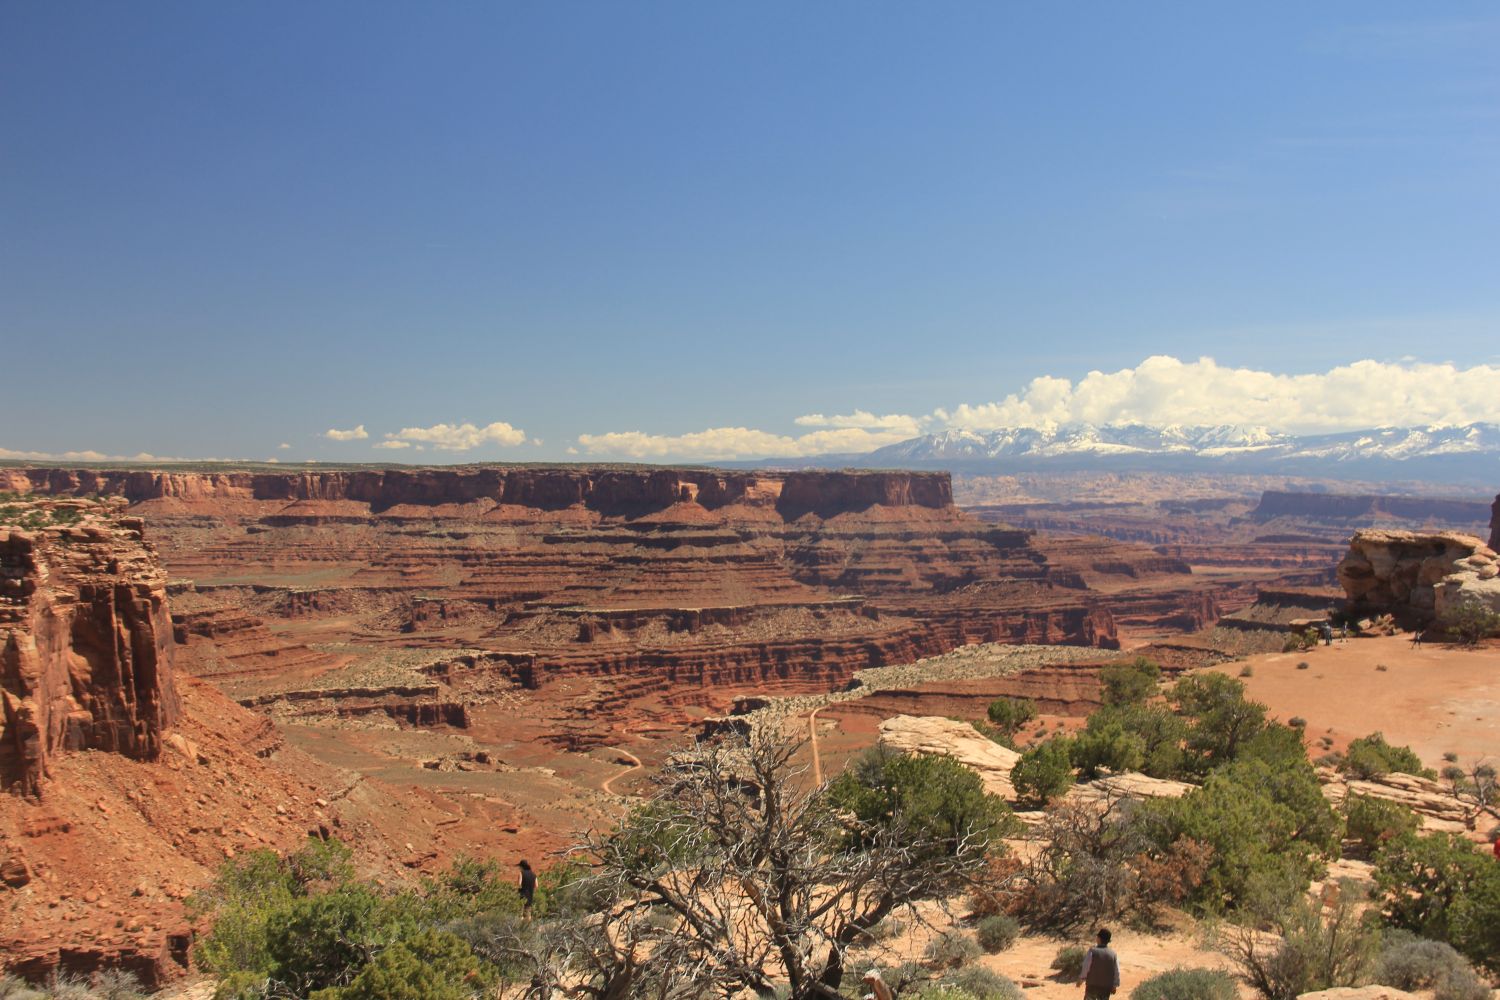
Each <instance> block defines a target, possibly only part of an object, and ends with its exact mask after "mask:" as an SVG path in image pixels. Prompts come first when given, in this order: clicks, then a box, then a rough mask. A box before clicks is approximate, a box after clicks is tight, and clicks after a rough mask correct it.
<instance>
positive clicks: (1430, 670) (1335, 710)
mask: <svg viewBox="0 0 1500 1000" xmlns="http://www.w3.org/2000/svg"><path fill="white" fill-rule="evenodd" d="M1303 662H1305V663H1306V664H1307V665H1308V666H1307V669H1305V670H1299V669H1297V664H1298V663H1303ZM1246 666H1248V667H1249V668H1250V670H1251V676H1249V677H1244V678H1243V680H1244V682H1245V685H1246V693H1247V694H1248V695H1249V696H1250V697H1251V698H1254V699H1255V700H1256V701H1261V702H1265V703H1266V704H1267V705H1269V706H1270V707H1271V713H1272V714H1273V715H1274V716H1275V717H1276V718H1278V719H1281V720H1283V721H1285V720H1287V719H1290V718H1293V717H1296V716H1300V717H1301V718H1304V719H1306V720H1307V735H1308V737H1309V738H1310V739H1313V740H1316V739H1318V738H1319V737H1322V736H1325V735H1326V736H1328V737H1330V738H1332V739H1333V741H1334V745H1335V747H1337V748H1342V747H1344V746H1345V745H1346V744H1347V743H1348V742H1349V741H1350V740H1352V739H1355V738H1357V737H1360V736H1366V735H1368V734H1369V733H1371V732H1376V731H1379V732H1382V733H1384V734H1385V738H1386V739H1387V740H1388V741H1390V742H1391V743H1396V744H1405V745H1407V746H1410V747H1411V748H1412V749H1413V750H1415V751H1416V752H1417V755H1418V756H1420V757H1421V758H1422V761H1423V763H1425V764H1426V765H1427V766H1429V767H1435V768H1441V767H1442V766H1443V763H1444V761H1443V754H1445V753H1456V754H1457V755H1458V757H1459V761H1460V763H1464V764H1467V763H1469V762H1470V761H1472V760H1475V759H1480V758H1488V759H1489V760H1490V761H1491V762H1492V763H1493V762H1497V761H1500V645H1497V644H1495V643H1494V642H1491V643H1490V644H1489V645H1488V646H1482V647H1480V648H1477V649H1462V648H1458V647H1455V646H1445V645H1437V644H1424V645H1422V646H1413V645H1412V644H1411V640H1410V638H1409V637H1407V636H1389V637H1378V638H1368V639H1348V640H1342V641H1339V640H1336V641H1335V643H1334V645H1332V646H1318V647H1317V648H1315V649H1311V650H1306V651H1303V652H1300V653H1270V654H1264V655H1260V656H1253V657H1250V658H1249V659H1247V660H1244V661H1241V662H1236V663H1227V664H1224V665H1223V666H1221V667H1216V668H1214V669H1216V670H1219V671H1220V672H1221V673H1227V674H1229V675H1230V676H1240V674H1241V671H1242V669H1243V668H1244V667H1246ZM1381 667H1384V668H1385V669H1384V670H1382V669H1380V668H1381Z"/></svg>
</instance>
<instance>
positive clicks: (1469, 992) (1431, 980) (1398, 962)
mask: <svg viewBox="0 0 1500 1000" xmlns="http://www.w3.org/2000/svg"><path fill="white" fill-rule="evenodd" d="M1374 979H1375V981H1376V982H1377V983H1380V984H1381V985H1382V986H1394V987H1396V988H1397V989H1400V990H1408V991H1410V990H1432V991H1433V994H1434V997H1433V1000H1489V997H1490V988H1489V987H1488V986H1486V985H1485V984H1484V983H1483V982H1482V981H1481V980H1480V978H1479V976H1478V975H1476V974H1475V972H1474V969H1473V967H1472V966H1470V965H1469V963H1468V962H1467V961H1465V960H1464V957H1463V956H1462V955H1460V954H1459V953H1458V952H1456V951H1454V950H1453V948H1452V947H1451V946H1449V945H1446V944H1444V943H1442V942H1441V941H1430V940H1428V939H1426V938H1419V937H1416V936H1415V935H1412V934H1405V933H1402V932H1399V931H1397V932H1392V934H1391V935H1390V938H1389V939H1388V940H1387V941H1386V942H1385V945H1384V947H1383V949H1382V950H1381V952H1380V957H1379V959H1377V961H1376V963H1375V972H1374Z"/></svg>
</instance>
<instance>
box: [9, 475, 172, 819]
mask: <svg viewBox="0 0 1500 1000" xmlns="http://www.w3.org/2000/svg"><path fill="white" fill-rule="evenodd" d="M121 506H123V504H118V503H116V504H95V503H90V502H87V501H71V502H54V501H40V502H31V503H8V504H5V505H4V508H3V513H0V520H8V521H10V522H11V525H10V526H9V527H6V526H4V525H3V524H0V701H3V705H4V716H3V721H4V724H5V729H4V733H3V735H0V783H3V785H4V786H5V787H7V788H9V789H12V790H16V791H20V792H21V793H23V794H28V795H35V794H38V793H39V792H40V790H41V787H42V781H43V779H44V778H45V777H46V776H47V774H48V773H49V769H50V764H51V762H52V761H53V759H55V758H56V757H57V755H59V754H61V753H63V752H66V751H71V750H87V749H97V750H106V751H112V752H115V753H120V754H124V755H126V756H129V757H134V758H140V759H151V758H154V757H155V756H156V755H157V754H158V753H159V752H160V751H161V745H162V736H163V733H164V731H165V730H166V729H167V728H168V727H169V726H170V725H171V724H172V723H173V721H174V720H175V719H176V717H177V715H178V712H179V703H178V698H177V691H176V688H175V687H174V686H173V677H172V654H173V643H172V625H171V621H170V618H169V616H168V612H167V606H166V582H167V581H166V574H165V573H164V572H163V570H162V567H161V564H160V562H159V560H158V559H157V557H156V553H155V552H154V551H153V550H152V549H151V547H150V546H149V545H147V544H146V543H145V541H144V540H143V539H142V531H143V525H142V522H141V521H140V520H139V519H138V518H120V517H117V516H115V515H116V514H117V513H118V508H119V507H121Z"/></svg>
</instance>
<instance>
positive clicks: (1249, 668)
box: [1240, 663, 1255, 677]
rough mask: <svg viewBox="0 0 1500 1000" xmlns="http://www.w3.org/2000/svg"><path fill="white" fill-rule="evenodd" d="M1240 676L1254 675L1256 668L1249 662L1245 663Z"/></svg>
mask: <svg viewBox="0 0 1500 1000" xmlns="http://www.w3.org/2000/svg"><path fill="white" fill-rule="evenodd" d="M1240 676H1241V677H1254V676H1255V668H1254V667H1252V666H1251V665H1250V664H1248V663H1247V664H1245V665H1244V666H1243V667H1240Z"/></svg>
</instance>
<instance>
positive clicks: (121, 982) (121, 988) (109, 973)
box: [92, 969, 146, 1000]
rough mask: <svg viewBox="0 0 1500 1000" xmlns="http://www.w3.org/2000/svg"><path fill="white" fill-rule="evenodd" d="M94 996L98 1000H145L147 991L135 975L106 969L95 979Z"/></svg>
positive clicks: (120, 970)
mask: <svg viewBox="0 0 1500 1000" xmlns="http://www.w3.org/2000/svg"><path fill="white" fill-rule="evenodd" d="M92 996H94V997H95V998H96V1000H145V996H146V990H145V988H144V987H143V986H141V981H140V979H138V978H136V975H135V973H133V972H127V971H125V970H124V969H106V970H105V971H103V972H101V973H99V975H98V976H97V977H96V978H95V980H94V987H93V993H92Z"/></svg>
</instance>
